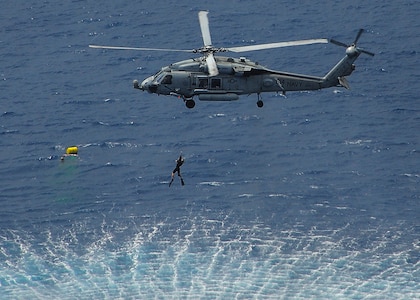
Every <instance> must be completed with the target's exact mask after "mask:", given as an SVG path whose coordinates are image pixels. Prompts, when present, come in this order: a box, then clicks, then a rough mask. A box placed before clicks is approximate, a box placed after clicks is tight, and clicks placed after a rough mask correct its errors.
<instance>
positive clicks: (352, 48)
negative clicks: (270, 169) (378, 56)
mask: <svg viewBox="0 0 420 300" xmlns="http://www.w3.org/2000/svg"><path fill="white" fill-rule="evenodd" d="M364 31H365V30H364V29H359V32H358V33H357V35H356V38H355V39H354V42H353V43H352V44H351V45H347V44H345V43H342V42H340V41H337V40H334V39H330V43H332V44H334V45H337V46H340V47H344V48H346V53H347V55H349V56H351V55H356V54H357V55H358V54H360V53H365V54H367V55H370V56H374V55H375V53H373V52H370V51H367V50H364V49H362V48H359V47H357V42H358V41H359V39H360V37H361V35H362V33H363V32H364Z"/></svg>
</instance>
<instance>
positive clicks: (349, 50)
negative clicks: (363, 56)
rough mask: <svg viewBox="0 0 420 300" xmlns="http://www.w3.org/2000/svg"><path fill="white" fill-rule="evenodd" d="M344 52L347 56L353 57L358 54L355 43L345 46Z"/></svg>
mask: <svg viewBox="0 0 420 300" xmlns="http://www.w3.org/2000/svg"><path fill="white" fill-rule="evenodd" d="M346 54H347V56H348V57H354V56H356V55H358V54H359V51H358V50H357V48H356V46H355V45H351V46H349V47H347V49H346Z"/></svg>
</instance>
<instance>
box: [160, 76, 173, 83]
mask: <svg viewBox="0 0 420 300" xmlns="http://www.w3.org/2000/svg"><path fill="white" fill-rule="evenodd" d="M161 83H162V84H172V75H166V76H165V77H164V78H163V79H162V82H161Z"/></svg>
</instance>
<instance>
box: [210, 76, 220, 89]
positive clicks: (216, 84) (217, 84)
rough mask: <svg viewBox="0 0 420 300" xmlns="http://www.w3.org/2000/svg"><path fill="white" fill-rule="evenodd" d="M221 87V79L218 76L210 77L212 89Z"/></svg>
mask: <svg viewBox="0 0 420 300" xmlns="http://www.w3.org/2000/svg"><path fill="white" fill-rule="evenodd" d="M221 87H222V79H220V78H212V79H211V88H212V89H220V88H221Z"/></svg>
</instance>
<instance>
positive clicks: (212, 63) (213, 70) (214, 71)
mask: <svg viewBox="0 0 420 300" xmlns="http://www.w3.org/2000/svg"><path fill="white" fill-rule="evenodd" d="M206 63H207V68H208V70H209V75H210V76H216V75H218V74H219V70H218V68H217V64H216V60H215V59H214V56H213V53H209V54H208V55H207V57H206Z"/></svg>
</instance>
